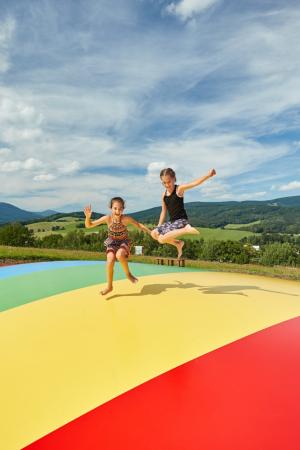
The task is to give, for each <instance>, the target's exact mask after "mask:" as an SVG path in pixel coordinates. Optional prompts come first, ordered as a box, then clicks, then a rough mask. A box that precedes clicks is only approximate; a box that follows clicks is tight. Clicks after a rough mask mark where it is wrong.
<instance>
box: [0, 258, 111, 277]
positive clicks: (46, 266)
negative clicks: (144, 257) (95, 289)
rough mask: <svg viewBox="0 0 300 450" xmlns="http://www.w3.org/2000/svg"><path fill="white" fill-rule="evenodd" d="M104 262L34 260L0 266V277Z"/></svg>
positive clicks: (102, 262)
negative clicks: (32, 261)
mask: <svg viewBox="0 0 300 450" xmlns="http://www.w3.org/2000/svg"><path fill="white" fill-rule="evenodd" d="M97 264H98V265H99V264H101V265H102V264H105V261H50V262H36V263H29V264H15V265H12V266H5V267H0V279H4V278H10V277H16V276H19V275H26V274H29V273H33V272H41V271H43V270H51V269H62V268H65V267H77V266H94V265H97Z"/></svg>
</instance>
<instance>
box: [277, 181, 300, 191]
mask: <svg viewBox="0 0 300 450" xmlns="http://www.w3.org/2000/svg"><path fill="white" fill-rule="evenodd" d="M296 189H300V181H291V182H290V183H288V184H283V185H282V186H279V188H278V190H279V191H294V190H296Z"/></svg>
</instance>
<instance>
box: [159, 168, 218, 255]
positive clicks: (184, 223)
mask: <svg viewBox="0 0 300 450" xmlns="http://www.w3.org/2000/svg"><path fill="white" fill-rule="evenodd" d="M214 175H216V171H215V169H211V170H210V171H209V173H208V175H205V176H203V177H201V178H197V180H195V181H192V182H191V183H186V184H180V185H177V184H175V183H176V174H175V172H174V170H173V169H170V168H168V169H163V170H162V171H161V172H160V179H161V181H162V184H163V185H164V187H165V188H166V190H165V191H164V192H163V194H162V210H161V214H160V218H159V222H158V225H157V227H156V228H154V230H152V232H151V236H152V237H153V238H154V239H156V240H157V241H158V242H160V243H161V244H171V245H174V246H175V247H176V248H177V251H178V258H181V256H182V248H183V246H184V242H183V241H180V240H177V239H176V238H177V237H179V236H182V235H184V234H199V231H198V230H197V229H196V228H193V227H192V226H191V225H190V224H189V222H188V216H187V213H186V210H185V209H184V202H183V195H184V192H185V191H187V190H188V189H192V188H194V187H196V186H199V184H202V183H203V182H204V181H206V180H208V179H209V178H211V177H213V176H214ZM167 212H168V213H169V218H170V220H169V222H165V223H164V221H165V218H166V214H167Z"/></svg>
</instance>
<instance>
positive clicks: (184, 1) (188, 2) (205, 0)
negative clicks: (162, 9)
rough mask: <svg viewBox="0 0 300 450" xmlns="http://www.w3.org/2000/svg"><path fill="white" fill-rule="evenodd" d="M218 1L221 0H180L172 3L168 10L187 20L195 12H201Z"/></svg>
mask: <svg viewBox="0 0 300 450" xmlns="http://www.w3.org/2000/svg"><path fill="white" fill-rule="evenodd" d="M218 2H219V0H180V2H179V3H174V2H172V3H170V4H169V5H168V6H167V7H166V11H167V13H169V14H174V15H176V16H178V17H180V19H182V20H187V19H189V18H191V17H192V16H193V15H194V14H199V13H201V12H203V11H205V10H206V9H208V8H210V7H211V6H212V5H214V4H216V3H218Z"/></svg>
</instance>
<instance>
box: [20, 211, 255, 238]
mask: <svg viewBox="0 0 300 450" xmlns="http://www.w3.org/2000/svg"><path fill="white" fill-rule="evenodd" d="M79 224H81V225H83V224H84V220H83V219H79V218H74V217H67V216H66V217H64V218H61V219H58V220H56V221H53V222H37V223H33V224H30V225H27V228H29V229H30V230H33V231H34V235H35V237H37V238H43V237H44V236H48V235H49V234H62V235H63V236H64V235H65V234H67V233H68V232H69V231H74V230H78V229H81V230H83V231H84V232H85V233H97V230H99V229H100V228H99V227H96V228H78V227H77V226H78V225H79ZM236 226H238V225H236ZM54 227H59V229H57V230H54V229H53V228H54ZM148 227H149V228H154V225H153V224H148ZM128 228H129V230H133V229H135V228H134V227H132V226H129V227H128ZM198 230H199V231H200V234H199V235H198V236H197V235H190V236H189V235H186V236H185V239H199V238H203V239H204V240H209V239H217V240H223V241H226V240H232V241H239V240H240V239H242V238H244V237H247V236H251V235H253V234H254V233H252V232H250V231H240V230H236V229H234V228H233V229H222V228H198Z"/></svg>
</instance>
